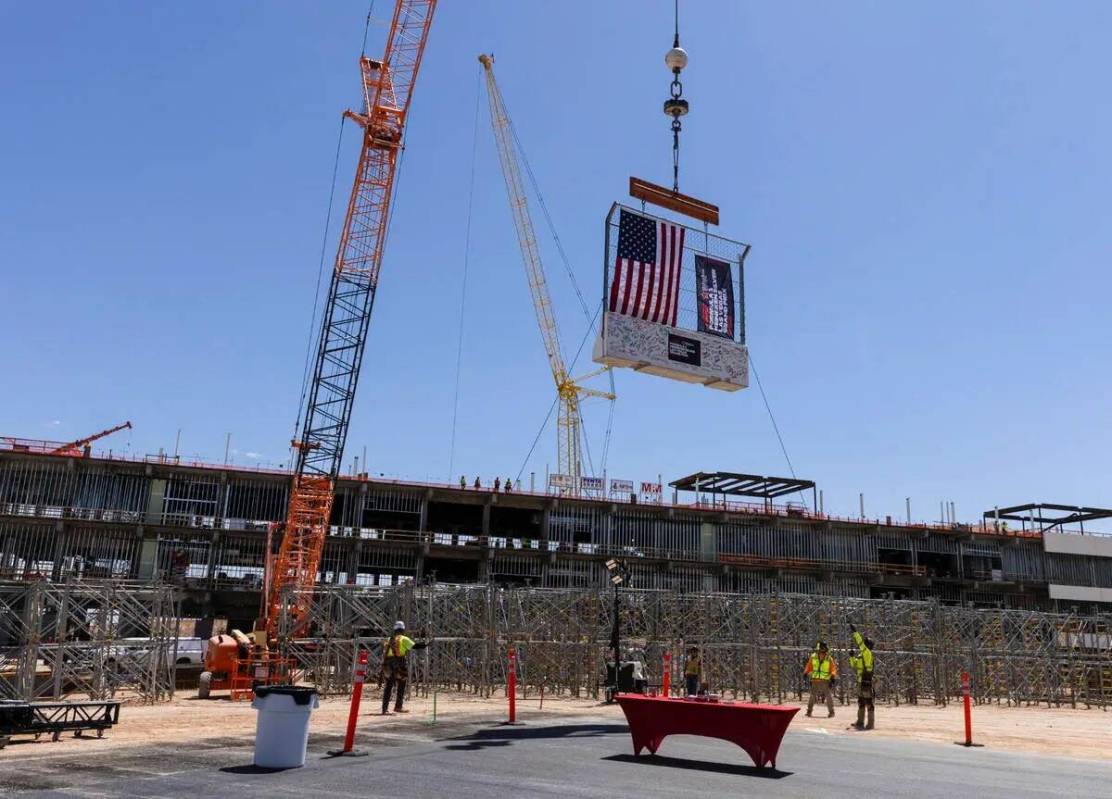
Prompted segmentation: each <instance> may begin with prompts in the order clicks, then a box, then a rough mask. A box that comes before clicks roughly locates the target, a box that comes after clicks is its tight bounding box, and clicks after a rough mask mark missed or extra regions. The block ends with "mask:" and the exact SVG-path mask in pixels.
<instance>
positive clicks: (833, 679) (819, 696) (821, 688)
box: [803, 641, 838, 718]
mask: <svg viewBox="0 0 1112 799" xmlns="http://www.w3.org/2000/svg"><path fill="white" fill-rule="evenodd" d="M803 673H804V674H806V675H808V676H809V677H810V678H811V698H810V699H809V700H808V702H807V715H808V716H810V715H811V711H813V710H814V709H815V702H819V703H820V704H821V703H822V702H825V703H826V710H827V714H826V715H827V718H832V717H833V716H834V690H833V686H834V685H836V684H837V682H838V664H837V663H835V662H834V658H832V657H830V653H829V651H828V650H827V648H826V642H825V641H819V642H818V645H817V646H816V647H815V651H814V652H812V653H811V657H809V658H807V665H806V666H804V667H803Z"/></svg>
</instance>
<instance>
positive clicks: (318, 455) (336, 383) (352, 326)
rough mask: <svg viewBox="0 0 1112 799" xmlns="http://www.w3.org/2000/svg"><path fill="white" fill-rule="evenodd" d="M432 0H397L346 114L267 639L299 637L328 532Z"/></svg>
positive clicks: (363, 61) (364, 61)
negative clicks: (344, 156)
mask: <svg viewBox="0 0 1112 799" xmlns="http://www.w3.org/2000/svg"><path fill="white" fill-rule="evenodd" d="M435 10H436V0H396V2H395V4H394V15H393V18H392V20H391V23H390V32H389V33H388V34H387V38H386V52H385V54H384V55H383V57H382V58H381V59H380V60H375V59H372V58H367V57H366V56H363V57H361V58H360V59H359V68H360V72H361V74H362V79H363V107H362V109H361V110H360V111H351V110H348V111H345V112H344V116H345V117H346V118H347V119H350V120H351V121H353V122H355V123H356V124H358V125H359V126H360V127H361V128H362V129H363V148H362V151H361V153H360V155H359V163H358V166H357V167H356V171H355V184H354V186H352V189H351V199H350V200H349V202H348V206H347V214H346V216H345V217H344V224H343V228H342V231H341V234H340V245H339V251H338V252H337V254H336V261H335V264H334V267H333V270H332V280H331V284H330V287H329V291H328V300H327V302H326V304H325V307H324V316H323V319H322V323H321V330H320V339H319V346H318V348H317V355H316V362H315V366H314V369H313V378H312V384H311V386H310V388H309V392H308V394H307V400H306V405H305V407H304V409H303V413H302V419H303V423H302V427H301V430H300V437H299V438H298V439H297V440H296V441H293V442H291V443H292V445H293V446H294V448H295V450H296V461H295V466H294V473H293V485H292V486H291V489H290V503H289V508H288V510H287V511H286V521H285V525H284V529H283V532H282V536H281V543H280V544H279V549H278V555H277V558H276V559H275V563H274V569H273V573H272V574H271V575H270V579H269V580H268V582H269V586H268V588H267V602H266V616H265V618H264V619H260V622H261V624H260V627H261V628H263V629H265V630H266V632H267V634H268V637H270V638H274V637H276V635H277V633H278V625H279V620H280V618H281V617H282V616H283V615H284V616H285V617H286V619H287V621H288V624H287V625H286V626H285V627H284V632H285V633H286V634H287V635H289V636H291V637H292V636H296V635H299V634H301V633H303V632H304V631H305V629H306V628H307V626H308V623H309V618H308V611H309V606H310V605H311V603H312V601H313V586H314V584H315V583H316V578H317V571H318V569H319V567H320V558H321V552H322V550H323V549H324V541H325V538H326V536H327V534H328V525H329V520H330V517H331V514H332V501H333V497H334V494H335V483H336V478H337V476H338V475H339V472H340V461H341V458H342V457H343V453H344V444H345V442H346V440H347V433H348V423H349V422H350V419H351V407H352V402H353V401H354V399H355V386H356V383H357V382H358V379H359V367H360V364H361V363H362V361H363V348H364V345H365V344H366V340H367V327H368V324H369V323H370V320H371V309H372V307H373V305H374V299H375V290H376V288H377V286H378V274H379V269H380V268H381V266H382V252H383V247H384V245H385V242H386V228H387V222H388V220H389V215H390V202H391V200H392V198H393V193H394V179H395V176H396V173H397V165H398V156H399V154H400V153H401V150H402V140H403V136H404V134H405V123H406V117H407V115H408V113H409V104H410V100H411V98H412V92H413V84H414V82H415V81H416V79H417V72H418V70H419V69H420V66H421V57H422V56H423V54H424V52H425V42H426V41H427V40H428V35H429V27H430V25H431V24H432V18H433V12H434V11H435Z"/></svg>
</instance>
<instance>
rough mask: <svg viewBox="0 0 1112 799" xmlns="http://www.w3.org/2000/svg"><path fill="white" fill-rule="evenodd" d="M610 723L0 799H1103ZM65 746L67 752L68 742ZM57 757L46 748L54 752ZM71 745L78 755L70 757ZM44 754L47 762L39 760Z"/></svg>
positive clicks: (198, 765) (209, 755) (1058, 780)
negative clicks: (284, 767) (646, 733)
mask: <svg viewBox="0 0 1112 799" xmlns="http://www.w3.org/2000/svg"><path fill="white" fill-rule="evenodd" d="M621 721H622V720H621V717H620V716H617V717H615V716H613V715H600V716H598V717H595V718H591V719H588V720H581V719H567V720H544V719H533V720H531V721H528V722H527V723H525V724H522V725H519V726H513V727H510V726H494V725H488V726H484V727H475V726H466V725H461V726H458V727H454V728H453V727H429V728H425V729H423V730H420V731H417V732H415V733H413V734H409V735H404V736H402V737H401V739H400V740H399V739H398V738H397V737H391V738H390V739H386V738H378V737H375V736H364V737H363V739H362V740H361V745H362V748H364V749H365V750H366V751H367V752H368V755H367V756H366V757H361V758H329V757H328V756H327V754H326V752H327V750H328V749H331V748H334V747H335V746H336V744H337V742H338V737H336V736H314V738H313V739H311V740H310V751H309V759H308V762H307V764H306V766H305V767H304V768H301V769H292V770H288V771H279V772H269V771H263V770H259V769H256V768H255V767H254V766H252V765H251V759H252V758H251V748H250V746H249V745H247V744H246V742H245V741H244V740H243V739H226V740H221V739H210V740H208V741H199V742H198V745H197V747H196V748H195V750H193V751H191V752H189V753H188V754H187V755H183V754H182V753H178V754H176V755H170V754H169V753H168V752H165V751H161V750H159V749H158V748H157V747H150V748H137V749H131V750H129V751H127V752H126V753H125V752H124V751H123V750H121V752H120V754H119V755H118V756H115V755H105V756H98V757H96V758H84V759H83V758H82V756H81V754H80V750H79V749H77V748H76V747H75V748H74V749H73V750H71V752H70V753H62V752H58V754H57V755H51V756H50V757H49V759H40V758H35V759H32V760H28V761H27V762H26V763H21V761H20V759H18V758H11V757H7V755H9V754H10V753H11V752H12V751H13V750H12V749H11V748H9V749H8V750H6V751H5V752H4V753H2V754H3V755H4V756H2V757H0V793H4V794H7V793H16V794H18V795H19V796H20V797H61V796H70V797H72V796H87V797H88V796H93V797H124V796H127V797H183V796H188V797H197V796H215V797H220V796H236V797H249V796H266V797H272V798H273V799H281V797H287V796H302V797H316V796H352V797H356V796H360V797H363V796H365V797H391V799H397V797H415V798H418V797H430V798H431V797H436V798H437V799H441V798H442V797H459V799H471V797H475V798H476V799H478V797H482V799H489V797H527V796H528V797H533V796H535V797H562V798H563V799H567V797H602V796H605V797H608V798H609V797H612V798H613V799H623V798H625V797H628V798H629V799H644V797H656V796H667V797H717V798H720V797H724V796H731V797H733V796H762V797H763V796H768V797H776V796H785V797H792V799H799V797H802V796H821V797H823V799H831V798H832V797H854V799H859V797H862V796H876V797H904V796H906V797H915V799H935V798H936V797H937V798H938V799H957V798H958V797H976V798H977V799H992V798H993V797H1002V798H1003V799H1022V798H1023V797H1048V796H1055V797H1060V796H1067V797H1070V799H1080V798H1081V797H1102V798H1103V799H1108V797H1110V796H1112V762H1096V761H1084V760H1068V759H1063V758H1049V757H1041V756H1037V755H1025V754H1018V753H1010V752H997V751H993V750H991V749H965V748H963V747H959V746H946V745H940V744H933V743H919V742H915V741H904V740H896V739H890V738H880V737H875V736H872V735H870V734H868V733H853V734H848V735H830V734H824V733H822V732H821V731H815V730H808V729H807V728H806V726H805V725H802V724H795V725H793V728H792V729H791V730H789V732H788V735H787V736H786V737H785V739H784V744H783V746H782V747H781V750H780V754H779V756H778V758H777V762H778V765H779V770H775V771H774V770H771V769H756V768H754V767H753V766H752V765H750V761H749V759H748V757H747V756H746V755H745V753H744V752H743V751H742V750H741V749H739V748H737V747H735V746H733V745H732V744H729V743H726V742H723V741H717V740H712V739H705V738H694V737H689V736H675V737H670V738H668V739H666V740H665V741H664V743H663V744H662V746H661V748H660V751H659V754H657V755H655V756H649V755H642V756H641V757H637V758H635V757H633V755H632V747H631V744H630V738H629V733H628V731H627V729H626V726H625V724H624V723H621ZM75 744H76V742H75ZM61 745H63V744H58V746H61ZM78 745H79V744H78ZM47 751H49V750H47Z"/></svg>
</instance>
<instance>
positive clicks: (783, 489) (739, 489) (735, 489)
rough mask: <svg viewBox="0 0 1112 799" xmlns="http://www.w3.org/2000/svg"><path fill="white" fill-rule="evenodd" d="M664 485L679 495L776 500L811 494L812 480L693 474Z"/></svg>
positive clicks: (731, 474) (728, 474) (752, 475)
mask: <svg viewBox="0 0 1112 799" xmlns="http://www.w3.org/2000/svg"><path fill="white" fill-rule="evenodd" d="M668 485H670V486H671V487H672V488H675V489H678V490H680V491H706V492H708V493H711V494H725V495H727V496H734V497H759V498H761V499H776V498H777V497H782V496H784V495H786V494H794V493H796V492H798V491H806V490H808V489H810V490H811V491H814V488H815V483H814V481H813V480H798V479H796V478H794V477H764V476H762V475H759V474H737V473H736V472H696V473H695V474H689V475H688V476H687V477H681V478H679V479H678V480H673V481H672V482H671V483H669V484H668Z"/></svg>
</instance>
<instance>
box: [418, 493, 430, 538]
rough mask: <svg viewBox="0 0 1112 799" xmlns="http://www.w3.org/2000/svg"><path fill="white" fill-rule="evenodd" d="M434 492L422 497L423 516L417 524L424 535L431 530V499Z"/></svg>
mask: <svg viewBox="0 0 1112 799" xmlns="http://www.w3.org/2000/svg"><path fill="white" fill-rule="evenodd" d="M431 495H432V491H429V492H427V493H426V494H425V495H424V496H422V497H421V515H420V519H419V520H418V522H417V529H418V530H420V531H421V532H422V533H423V532H425V531H426V530H428V529H429V498H430V497H431Z"/></svg>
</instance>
